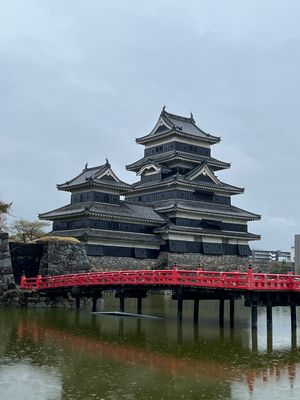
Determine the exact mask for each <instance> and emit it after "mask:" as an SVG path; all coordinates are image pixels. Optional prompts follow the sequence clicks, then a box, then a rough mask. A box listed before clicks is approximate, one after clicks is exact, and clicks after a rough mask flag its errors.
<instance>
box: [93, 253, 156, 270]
mask: <svg viewBox="0 0 300 400" xmlns="http://www.w3.org/2000/svg"><path fill="white" fill-rule="evenodd" d="M88 258H89V261H90V265H91V268H92V271H121V270H129V269H155V268H156V266H157V260H156V259H154V260H152V259H139V258H130V257H106V256H101V257H100V256H99V257H96V256H89V257H88Z"/></svg>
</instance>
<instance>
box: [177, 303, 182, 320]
mask: <svg viewBox="0 0 300 400" xmlns="http://www.w3.org/2000/svg"><path fill="white" fill-rule="evenodd" d="M182 313H183V299H182V298H179V299H178V300H177V319H178V321H180V322H181V321H182Z"/></svg>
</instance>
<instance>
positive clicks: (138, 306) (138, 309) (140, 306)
mask: <svg viewBox="0 0 300 400" xmlns="http://www.w3.org/2000/svg"><path fill="white" fill-rule="evenodd" d="M136 312H137V314H142V297H138V298H137V311H136Z"/></svg>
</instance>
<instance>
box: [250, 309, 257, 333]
mask: <svg viewBox="0 0 300 400" xmlns="http://www.w3.org/2000/svg"><path fill="white" fill-rule="evenodd" d="M251 328H252V330H253V329H255V330H256V329H257V306H251Z"/></svg>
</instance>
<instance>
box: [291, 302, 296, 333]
mask: <svg viewBox="0 0 300 400" xmlns="http://www.w3.org/2000/svg"><path fill="white" fill-rule="evenodd" d="M291 328H292V331H293V330H296V329H297V310H296V306H295V305H294V304H293V305H291Z"/></svg>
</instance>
